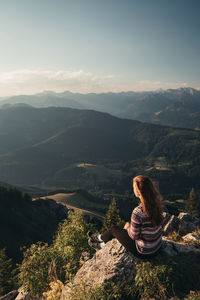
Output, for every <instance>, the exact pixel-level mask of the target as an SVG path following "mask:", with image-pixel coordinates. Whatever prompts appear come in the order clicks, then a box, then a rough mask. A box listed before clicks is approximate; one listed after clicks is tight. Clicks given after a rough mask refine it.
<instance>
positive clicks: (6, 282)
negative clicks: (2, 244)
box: [0, 248, 16, 295]
mask: <svg viewBox="0 0 200 300" xmlns="http://www.w3.org/2000/svg"><path fill="white" fill-rule="evenodd" d="M15 281H16V278H15V270H13V266H12V260H11V259H8V258H7V256H6V249H5V248H4V249H0V295H4V294H6V293H8V292H9V291H10V290H11V289H13V288H14V287H15Z"/></svg>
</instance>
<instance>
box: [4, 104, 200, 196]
mask: <svg viewBox="0 0 200 300" xmlns="http://www.w3.org/2000/svg"><path fill="white" fill-rule="evenodd" d="M0 137H1V146H0V174H1V176H0V181H2V182H8V183H11V184H21V185H37V186H40V187H43V188H47V190H48V187H51V188H52V187H55V188H58V187H59V188H61V187H64V188H83V189H89V190H93V191H97V192H98V191H102V192H109V193H112V192H117V193H124V191H125V190H131V189H132V187H131V178H132V177H133V176H134V175H136V174H138V173H146V174H147V175H150V176H152V177H153V178H155V179H156V180H158V181H159V182H160V184H161V186H160V187H161V191H162V192H163V193H164V194H170V193H172V194H173V193H174V192H175V191H176V193H177V194H179V195H184V194H187V193H188V191H189V190H190V189H191V186H194V187H197V186H198V176H199V172H200V168H199V165H200V159H199V157H200V155H199V154H200V132H199V131H193V130H189V129H188V130H186V129H174V128H169V127H163V126H158V125H151V124H147V123H141V122H138V121H132V120H126V119H119V118H117V117H113V116H111V115H109V114H106V113H100V112H96V111H92V110H76V109H70V108H55V107H49V108H40V109H39V108H33V107H9V108H7V109H0ZM180 182H181V183H183V184H181V185H180ZM169 184H170V191H169Z"/></svg>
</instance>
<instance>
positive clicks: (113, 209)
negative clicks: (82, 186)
mask: <svg viewBox="0 0 200 300" xmlns="http://www.w3.org/2000/svg"><path fill="white" fill-rule="evenodd" d="M121 221H122V220H121V218H120V216H119V209H118V208H117V203H116V200H115V198H113V199H112V201H111V204H110V205H109V207H108V211H107V214H106V216H105V219H104V222H103V227H102V232H104V231H106V230H108V229H109V228H110V227H111V226H113V225H116V224H118V223H120V222H121Z"/></svg>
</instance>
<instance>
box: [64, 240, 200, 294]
mask: <svg viewBox="0 0 200 300" xmlns="http://www.w3.org/2000/svg"><path fill="white" fill-rule="evenodd" d="M188 252H194V253H196V254H199V255H200V250H197V249H195V248H192V247H189V246H185V245H183V244H181V243H177V242H172V241H169V240H167V239H166V238H163V245H162V248H161V252H160V255H163V256H164V255H169V256H174V255H178V254H179V253H188ZM139 262H141V259H139V258H136V257H134V255H133V254H132V253H130V252H128V251H127V250H126V249H125V248H124V247H123V246H122V245H121V244H120V243H119V242H118V240H117V239H113V240H112V241H110V242H108V243H106V245H105V247H104V248H103V249H101V250H99V251H97V252H96V254H95V255H94V256H93V258H91V259H89V260H87V261H86V262H85V263H84V264H83V265H82V267H81V268H80V269H79V271H78V272H77V273H76V275H75V278H74V283H73V285H72V286H69V285H67V286H65V288H64V290H63V296H64V297H66V299H70V290H71V287H74V286H79V285H80V284H83V283H84V284H86V285H87V287H89V288H91V289H92V288H94V287H95V286H101V285H103V284H104V283H107V282H112V283H113V282H114V283H120V284H121V286H123V283H124V284H125V283H131V282H134V278H135V274H136V266H137V264H138V263H139Z"/></svg>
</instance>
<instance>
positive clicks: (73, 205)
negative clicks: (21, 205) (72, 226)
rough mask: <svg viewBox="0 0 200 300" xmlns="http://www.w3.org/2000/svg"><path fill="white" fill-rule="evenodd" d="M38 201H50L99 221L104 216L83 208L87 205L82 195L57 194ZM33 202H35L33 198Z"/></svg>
mask: <svg viewBox="0 0 200 300" xmlns="http://www.w3.org/2000/svg"><path fill="white" fill-rule="evenodd" d="M40 199H44V200H45V199H52V200H55V201H56V202H57V203H61V204H63V205H65V206H66V207H67V208H69V209H74V210H75V211H81V212H83V214H86V215H91V216H94V217H97V218H99V219H103V217H104V215H103V214H101V213H99V212H97V211H95V210H94V209H91V210H90V209H87V208H84V207H83V206H84V205H87V204H88V201H87V199H85V198H84V197H83V196H82V195H80V194H79V193H77V192H73V193H57V194H54V195H49V196H43V197H40ZM33 200H36V199H35V198H34V199H33Z"/></svg>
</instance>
